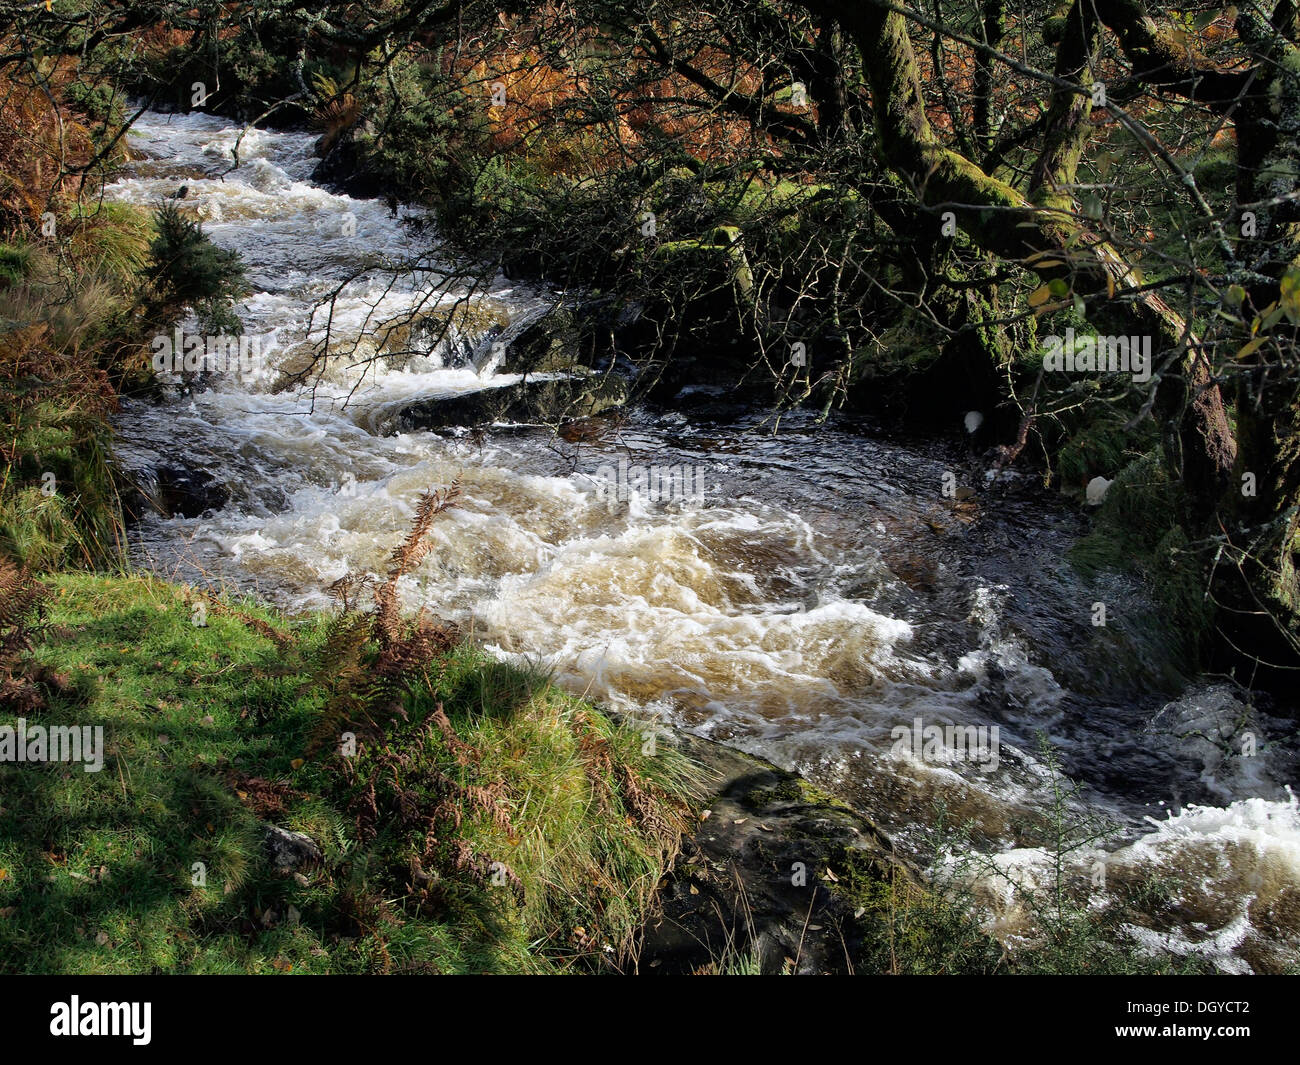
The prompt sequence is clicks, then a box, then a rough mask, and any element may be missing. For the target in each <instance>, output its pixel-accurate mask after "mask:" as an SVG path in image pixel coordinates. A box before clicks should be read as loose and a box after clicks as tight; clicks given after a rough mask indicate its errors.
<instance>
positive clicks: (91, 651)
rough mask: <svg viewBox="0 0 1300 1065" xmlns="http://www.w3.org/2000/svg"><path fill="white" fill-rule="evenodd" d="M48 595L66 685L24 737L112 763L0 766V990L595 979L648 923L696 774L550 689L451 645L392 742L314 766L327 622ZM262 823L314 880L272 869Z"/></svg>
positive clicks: (153, 601)
mask: <svg viewBox="0 0 1300 1065" xmlns="http://www.w3.org/2000/svg"><path fill="white" fill-rule="evenodd" d="M46 583H47V584H49V585H50V586H51V587H52V589H53V594H52V596H51V598H50V599H49V601H48V604H47V610H46V614H47V617H46V625H45V627H44V628H43V630H42V631H41V633H40V636H39V639H38V641H37V644H36V648H35V651H34V657H35V658H36V659H37V660H38V661H39V662H40V663H41V664H43V665H45V666H46V667H47V670H46V675H47V676H49V675H50V673H51V671H52V672H53V673H54V674H57V679H56V680H55V681H53V682H50V683H49V684H48V685H47V687H48V689H49V694H48V698H47V701H48V706H47V707H46V708H45V709H43V710H40V711H36V712H33V713H30V714H28V715H27V716H28V720H29V722H30V723H31V724H43V725H51V724H76V725H81V726H84V725H91V726H96V725H102V726H103V728H104V734H105V745H106V749H107V755H106V757H105V760H104V768H103V770H102V771H101V772H98V773H87V772H84V770H83V767H82V766H80V765H76V764H44V765H33V764H12V763H3V764H0V807H2V810H0V972H6V973H78V974H80V973H144V972H167V973H217V972H239V973H244V972H248V973H270V972H294V973H301V972H308V973H362V972H401V971H437V972H555V971H566V970H576V971H588V970H590V969H593V968H599V967H600V965H601V959H602V958H605V957H614V956H617V955H618V954H619V953H620V952H621V951H622V950H624V948H625V947H626V946H627V944H628V942H629V940H630V936H631V934H632V932H633V930H634V929H635V927H636V925H637V924H638V923H639V921H640V920H642V919H643V918H644V916H645V911H646V907H647V905H648V902H649V899H650V896H651V893H652V892H653V889H654V886H655V885H656V884H657V882H658V880H659V878H660V876H661V875H662V874H663V872H664V871H665V870H666V868H667V866H668V864H669V863H670V862H671V860H672V858H673V856H674V855H675V853H676V849H677V845H678V842H679V839H680V833H681V830H682V827H683V823H684V822H683V819H682V806H681V804H680V802H679V801H678V798H679V797H680V796H683V795H685V794H686V792H687V791H688V785H687V780H688V777H689V773H690V766H689V764H688V763H687V762H686V761H685V760H684V759H683V758H682V757H681V756H680V755H677V754H676V753H675V752H673V751H672V750H671V748H669V747H668V746H667V745H664V744H660V745H658V747H657V752H656V753H653V754H652V755H646V754H643V753H642V739H641V736H640V735H639V734H636V733H633V732H631V731H629V730H627V729H624V728H621V727H619V726H617V725H615V724H614V723H612V722H611V721H610V720H609V719H608V718H607V717H605V716H604V715H602V714H601V713H600V712H599V711H598V710H596V709H595V708H594V707H592V706H590V705H588V704H585V703H583V702H581V701H580V700H577V699H574V698H572V697H569V696H567V695H564V694H562V693H560V692H559V691H558V690H557V689H555V688H554V687H552V686H551V685H550V684H549V683H548V681H547V678H546V677H545V675H543V674H541V673H538V672H536V671H529V670H521V669H517V668H514V667H511V666H506V665H502V664H501V663H498V662H495V661H493V660H491V659H489V658H488V657H486V656H485V655H484V654H483V653H481V652H480V651H478V650H476V649H474V648H473V647H470V646H468V645H461V646H458V647H456V648H454V649H453V650H452V651H451V652H450V653H449V654H447V655H446V656H445V658H444V659H443V660H442V661H440V662H439V663H438V664H437V668H436V669H432V670H429V671H426V677H425V679H424V680H423V681H421V682H420V683H416V684H413V685H412V686H411V688H410V690H409V691H408V692H407V693H406V697H405V699H404V704H405V707H404V708H405V714H406V720H402V719H401V718H400V717H398V718H396V719H395V720H394V721H393V722H392V723H391V724H390V725H389V726H388V727H387V730H386V734H385V736H384V737H383V742H382V743H370V744H366V743H362V744H361V745H360V748H359V750H358V753H357V755H356V757H354V758H351V759H344V758H343V757H342V756H341V755H340V754H339V752H338V750H337V749H335V748H332V747H327V748H325V749H323V750H322V751H321V752H320V753H319V754H317V755H314V756H313V755H309V754H308V746H309V737H310V736H311V734H312V732H313V729H314V728H315V727H316V726H317V725H318V724H319V719H320V710H321V707H322V706H323V704H324V701H325V693H324V692H323V691H322V687H321V684H320V683H319V682H318V681H315V680H313V679H312V676H311V672H310V670H309V669H308V668H307V663H309V662H310V661H312V656H313V654H314V653H315V652H316V651H318V650H319V647H320V642H321V640H322V638H323V636H324V634H325V630H326V623H327V620H328V619H326V618H325V617H323V616H318V617H312V618H307V619H299V620H291V619H287V618H285V617H282V616H280V615H278V614H276V613H274V612H272V611H270V610H267V609H264V608H261V607H258V606H255V605H252V604H249V603H226V602H225V601H221V602H219V603H217V604H216V605H209V606H208V608H207V618H206V621H207V624H206V626H203V627H201V626H197V625H195V624H194V618H195V604H196V603H198V602H199V601H200V597H199V596H197V595H196V594H194V593H190V592H188V591H187V590H186V589H183V588H179V587H177V586H174V585H171V584H167V583H165V582H162V581H159V580H155V579H153V578H150V577H144V576H137V577H105V576H93V575H86V574H68V575H61V576H57V577H51V578H46ZM239 613H243V614H244V615H245V617H249V618H255V619H258V620H260V621H261V622H263V623H264V624H265V625H266V626H269V630H263V632H268V631H274V632H275V633H277V634H279V635H280V636H281V637H291V642H283V641H282V642H283V646H281V645H279V644H277V642H275V641H273V640H272V639H270V638H268V636H267V635H263V634H260V633H259V632H258V631H255V629H254V627H252V626H250V625H249V624H248V623H247V622H246V621H245V620H243V619H241V618H240V617H239V616H237V615H238V614H239ZM439 701H441V703H442V705H443V706H444V708H445V711H446V715H447V720H448V722H449V725H450V727H451V729H452V730H454V735H453V736H450V737H449V734H448V733H447V732H446V731H444V730H441V729H440V728H439V727H437V721H436V707H437V705H438V703H439ZM15 716H16V715H15V714H13V713H12V712H10V711H8V710H0V725H4V724H13V723H14V721H15ZM474 789H481V790H474ZM369 796H373V797H374V801H375V803H376V804H377V806H378V808H379V811H380V816H379V817H378V818H377V819H372V823H371V824H370V825H369V827H368V828H367V819H366V817H365V816H363V815H362V814H359V811H364V809H365V807H366V804H367V801H368V797H369ZM401 802H406V803H408V804H410V805H411V806H412V807H413V808H415V809H416V810H417V813H418V816H414V823H412V821H411V819H408V818H405V817H403V816H399V814H398V813H397V812H396V811H397V810H398V808H399V805H400V803H401ZM264 822H271V823H274V824H277V825H280V826H282V827H285V828H289V829H292V830H296V831H303V832H306V833H307V834H308V835H310V836H311V837H312V838H313V839H314V840H315V841H316V843H317V844H318V845H319V847H320V848H321V851H322V852H323V856H324V857H323V861H322V863H321V864H320V865H319V866H318V867H316V868H314V869H310V870H306V871H304V873H303V878H302V879H299V878H296V877H293V876H287V875H283V874H279V873H277V872H276V871H275V870H274V869H273V868H272V866H271V863H270V861H269V858H268V857H267V856H266V854H265V852H264V844H263V839H262V835H263V831H264V829H263V823H264ZM431 839H432V842H431ZM195 863H202V864H203V867H204V869H205V872H206V879H205V882H204V883H202V884H196V883H194V879H195V874H194V869H195ZM493 863H499V865H494V864H493ZM498 880H499V881H501V883H496V882H495V881H498Z"/></svg>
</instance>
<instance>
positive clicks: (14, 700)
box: [0, 556, 49, 714]
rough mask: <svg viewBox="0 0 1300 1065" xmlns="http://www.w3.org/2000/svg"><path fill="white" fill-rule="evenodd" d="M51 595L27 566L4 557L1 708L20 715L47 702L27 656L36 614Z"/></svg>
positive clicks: (0, 569) (0, 563) (0, 571)
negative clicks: (27, 664)
mask: <svg viewBox="0 0 1300 1065" xmlns="http://www.w3.org/2000/svg"><path fill="white" fill-rule="evenodd" d="M48 595H49V589H48V588H46V587H45V585H43V584H39V583H38V582H37V581H36V580H35V579H34V578H33V577H32V575H31V573H30V572H29V571H28V570H27V569H26V568H25V567H20V566H16V565H14V563H12V562H10V561H9V560H8V559H6V558H4V557H2V556H0V707H4V708H6V709H9V708H12V709H13V710H15V711H16V712H17V713H20V714H22V713H25V712H27V711H28V710H35V709H37V708H39V707H41V706H43V705H44V703H45V700H44V699H43V698H42V696H41V693H40V690H39V688H38V687H37V684H36V680H37V677H36V676H35V675H34V674H32V673H30V672H29V671H28V669H27V668H26V665H25V663H24V662H23V655H24V654H25V653H26V652H27V651H30V650H31V648H32V643H31V636H32V633H31V629H30V628H29V625H30V624H31V621H32V616H33V615H35V616H36V617H39V615H40V607H41V603H42V602H43V601H44V600H45V599H46V597H47V596H48Z"/></svg>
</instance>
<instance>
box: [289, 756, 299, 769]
mask: <svg viewBox="0 0 1300 1065" xmlns="http://www.w3.org/2000/svg"><path fill="white" fill-rule="evenodd" d="M289 764H290V765H291V766H293V768H294V769H301V768H302V759H301V758H295V759H294V760H293V761H292V762H290V763H289Z"/></svg>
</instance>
